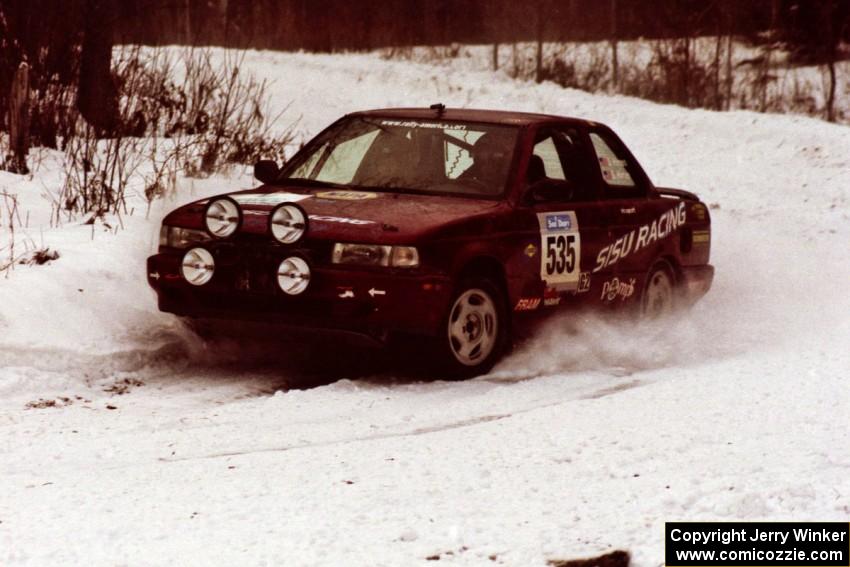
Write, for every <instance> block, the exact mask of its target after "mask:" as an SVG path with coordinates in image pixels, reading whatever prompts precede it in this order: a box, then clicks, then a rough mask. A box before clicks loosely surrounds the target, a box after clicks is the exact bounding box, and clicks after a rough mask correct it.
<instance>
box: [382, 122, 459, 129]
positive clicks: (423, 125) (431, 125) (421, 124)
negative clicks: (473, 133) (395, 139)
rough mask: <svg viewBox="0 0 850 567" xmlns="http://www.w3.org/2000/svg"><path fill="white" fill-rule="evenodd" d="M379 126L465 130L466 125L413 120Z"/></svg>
mask: <svg viewBox="0 0 850 567" xmlns="http://www.w3.org/2000/svg"><path fill="white" fill-rule="evenodd" d="M381 126H400V127H402V128H425V129H430V130H466V124H458V123H454V122H417V121H415V120H382V121H381Z"/></svg>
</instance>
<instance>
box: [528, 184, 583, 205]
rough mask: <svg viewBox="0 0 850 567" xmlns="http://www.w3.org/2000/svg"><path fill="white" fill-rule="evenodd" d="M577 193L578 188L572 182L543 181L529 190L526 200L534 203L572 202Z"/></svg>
mask: <svg viewBox="0 0 850 567" xmlns="http://www.w3.org/2000/svg"><path fill="white" fill-rule="evenodd" d="M575 193H576V188H575V184H574V183H573V182H572V181H567V180H564V179H541V180H540V181H537V182H535V183H533V184H532V185H531V186H530V187H529V188H528V192H527V193H526V198H527V199H528V200H529V201H531V202H532V203H548V202H551V201H572V200H573V198H574V197H575Z"/></svg>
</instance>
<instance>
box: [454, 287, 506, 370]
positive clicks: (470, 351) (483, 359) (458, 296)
mask: <svg viewBox="0 0 850 567" xmlns="http://www.w3.org/2000/svg"><path fill="white" fill-rule="evenodd" d="M443 329H444V330H443V333H444V335H443V336H442V337H439V341H440V347H441V349H440V350H441V351H442V352H441V358H442V360H443V362H444V363H445V364H444V366H445V367H446V369H447V370H448V371H449V373H450V375H451V376H452V377H458V378H466V377H471V376H476V375H479V374H484V373H486V372H487V371H489V370H490V369H491V368H492V367H493V365H494V364H495V363H496V362H497V361H498V360H499V358H500V357H501V355H502V354H503V353H504V350H505V345H506V343H507V332H508V329H507V314H506V309H505V302H504V298H503V294H502V292H501V291H500V290H499V288H498V287H497V286H496V285H494V284H493V283H492V282H491V281H490V280H487V279H470V280H465V281H464V282H463V283H462V284H461V285H460V286H458V290H457V292H456V293H455V296H454V299H453V300H452V304H451V307H450V309H449V312H448V315H447V316H446V320H445V324H444V327H443Z"/></svg>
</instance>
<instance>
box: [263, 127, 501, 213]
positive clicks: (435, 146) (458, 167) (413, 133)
mask: <svg viewBox="0 0 850 567" xmlns="http://www.w3.org/2000/svg"><path fill="white" fill-rule="evenodd" d="M517 133H518V130H517V128H515V127H513V126H502V125H492V124H478V123H471V122H470V123H467V122H441V121H439V120H412V119H403V118H402V119H398V118H380V117H377V118H373V117H353V118H347V119H344V120H342V121H341V122H339V123H338V124H337V125H336V126H334V127H332V128H331V129H329V130H328V131H326V132H325V133H323V134H322V135H321V136H320V137H319V138H317V139H315V140H314V141H313V142H311V143H310V144H309V145H308V147H307V148H306V149H305V150H304V151H302V152H299V154H298V155H296V156H295V158H293V161H292V164H291V166H290V167H287V168H286V169H285V170H284V172H283V174H282V177H281V179H280V181H281V182H286V181H287V180H289V181H296V180H309V181H316V182H325V183H331V184H334V185H341V186H345V187H350V188H352V189H371V190H382V191H390V192H392V191H398V192H414V193H430V194H458V195H466V196H489V197H495V196H499V195H502V194H503V193H504V191H505V187H506V185H507V178H508V172H509V170H510V166H511V161H512V159H513V155H514V151H515V146H516V139H517Z"/></svg>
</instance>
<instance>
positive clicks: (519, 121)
mask: <svg viewBox="0 0 850 567" xmlns="http://www.w3.org/2000/svg"><path fill="white" fill-rule="evenodd" d="M349 116H373V117H382V118H413V119H417V120H424V119H430V120H434V119H438V120H447V121H458V122H481V123H486V124H506V125H512V126H527V125H529V124H539V123H544V122H552V121H558V122H567V123H570V122H572V123H575V124H577V125H578V124H583V125H595V123H594V122H591V121H589V120H582V119H580V118H571V117H567V116H556V115H554V114H536V113H533V112H514V111H508V110H483V109H476V108H444V109H442V110H440V109H435V108H381V109H376V110H365V111H362V112H353V113H351V114H349Z"/></svg>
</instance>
